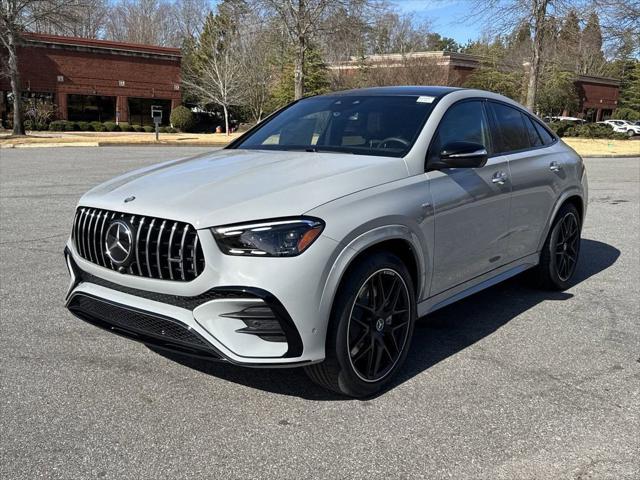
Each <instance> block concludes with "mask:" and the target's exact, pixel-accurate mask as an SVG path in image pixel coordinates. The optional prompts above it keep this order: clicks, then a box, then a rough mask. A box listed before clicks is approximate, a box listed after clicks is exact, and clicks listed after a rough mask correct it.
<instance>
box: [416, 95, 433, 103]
mask: <svg viewBox="0 0 640 480" xmlns="http://www.w3.org/2000/svg"><path fill="white" fill-rule="evenodd" d="M435 99H436V97H429V96H427V95H420V96H419V97H418V99H417V100H416V103H433V101H434V100H435Z"/></svg>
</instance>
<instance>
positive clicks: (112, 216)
mask: <svg viewBox="0 0 640 480" xmlns="http://www.w3.org/2000/svg"><path fill="white" fill-rule="evenodd" d="M114 218H116V212H112V213H111V219H110V220H109V221H110V222H112V221H113V219H114ZM109 265H111V268H112V269H113V270H115V269H116V266H115V265H114V264H113V261H112V260H111V259H109Z"/></svg>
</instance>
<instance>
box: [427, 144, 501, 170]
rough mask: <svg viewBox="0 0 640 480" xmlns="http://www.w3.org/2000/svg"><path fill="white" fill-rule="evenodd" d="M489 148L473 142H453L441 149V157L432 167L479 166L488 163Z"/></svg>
mask: <svg viewBox="0 0 640 480" xmlns="http://www.w3.org/2000/svg"><path fill="white" fill-rule="evenodd" d="M487 156H488V153H487V149H486V148H485V147H484V145H481V144H479V143H473V142H452V143H448V144H446V145H445V146H444V148H443V149H442V150H441V151H440V159H439V160H436V161H435V162H433V163H432V165H431V168H432V169H436V170H438V169H441V168H478V167H484V165H485V163H487Z"/></svg>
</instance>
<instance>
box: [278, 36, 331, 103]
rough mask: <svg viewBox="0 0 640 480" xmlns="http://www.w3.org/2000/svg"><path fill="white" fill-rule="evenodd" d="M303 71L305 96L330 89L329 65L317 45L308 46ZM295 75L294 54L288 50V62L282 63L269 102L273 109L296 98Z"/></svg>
mask: <svg viewBox="0 0 640 480" xmlns="http://www.w3.org/2000/svg"><path fill="white" fill-rule="evenodd" d="M303 72H304V78H305V80H304V89H305V96H311V95H320V94H322V93H327V92H328V91H329V86H330V81H329V74H328V69H327V65H326V64H325V63H324V61H323V60H322V57H321V55H320V52H319V51H318V49H317V48H316V47H315V46H310V47H308V50H307V53H306V55H305V60H304V65H303ZM294 75H295V66H294V59H293V54H292V53H291V52H287V55H286V62H285V63H284V64H283V65H282V70H281V72H280V76H279V78H278V81H277V82H276V84H275V86H274V88H273V91H272V94H271V100H270V102H269V107H270V109H271V110H276V109H278V108H280V107H283V106H284V105H286V104H287V103H290V102H292V101H293V100H294V99H295V88H294V82H293V78H294Z"/></svg>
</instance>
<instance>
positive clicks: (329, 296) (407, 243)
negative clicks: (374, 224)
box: [320, 225, 427, 317]
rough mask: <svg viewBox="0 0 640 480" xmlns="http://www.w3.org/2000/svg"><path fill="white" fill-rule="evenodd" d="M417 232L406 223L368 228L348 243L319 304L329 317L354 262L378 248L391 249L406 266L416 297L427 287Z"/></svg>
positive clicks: (331, 273)
mask: <svg viewBox="0 0 640 480" xmlns="http://www.w3.org/2000/svg"><path fill="white" fill-rule="evenodd" d="M422 249H423V247H422V246H421V244H420V241H419V239H418V237H417V235H416V234H415V233H413V232H411V230H410V229H409V228H408V227H406V226H404V225H390V226H384V227H378V228H375V229H372V230H369V231H367V232H365V233H363V234H362V235H360V236H358V237H357V238H355V239H354V240H352V241H351V242H350V243H349V244H347V245H345V246H344V247H343V248H342V250H341V252H340V253H339V254H338V256H337V258H336V260H335V262H334V264H333V266H332V268H331V271H330V272H329V274H328V276H327V279H326V281H325V285H324V289H323V293H322V299H321V305H320V308H321V310H322V311H323V312H325V313H326V315H327V317H328V315H329V314H330V312H331V308H332V306H333V302H334V300H335V296H336V293H337V291H338V288H339V286H340V284H341V283H342V281H343V280H344V278H345V276H346V275H347V274H348V272H349V271H350V269H351V268H353V266H354V264H355V262H357V261H358V260H359V259H361V258H363V257H364V256H366V255H370V254H371V253H374V252H376V251H389V252H391V253H394V254H395V255H397V256H398V257H399V258H400V259H401V260H402V261H403V262H404V263H405V265H406V266H407V269H408V270H409V274H410V275H411V278H412V281H413V283H414V292H415V295H416V300H417V301H419V299H420V296H421V292H424V291H425V286H426V274H425V272H426V271H427V266H426V260H425V255H424V253H423V250H422Z"/></svg>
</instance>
